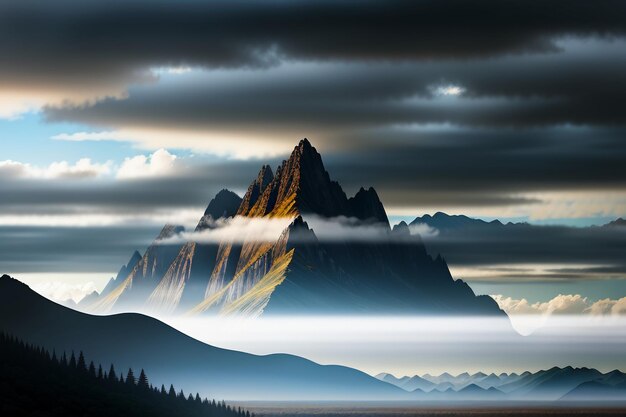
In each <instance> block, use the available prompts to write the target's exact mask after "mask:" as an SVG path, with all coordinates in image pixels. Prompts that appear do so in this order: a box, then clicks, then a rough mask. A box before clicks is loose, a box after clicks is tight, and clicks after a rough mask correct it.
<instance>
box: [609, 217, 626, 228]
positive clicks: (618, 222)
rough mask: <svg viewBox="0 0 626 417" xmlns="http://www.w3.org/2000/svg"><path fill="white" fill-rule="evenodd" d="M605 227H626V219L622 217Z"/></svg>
mask: <svg viewBox="0 0 626 417" xmlns="http://www.w3.org/2000/svg"><path fill="white" fill-rule="evenodd" d="M604 227H626V219H622V218H621V217H620V218H618V219H615V220H613V221H612V222H609V223H607V224H605V225H604Z"/></svg>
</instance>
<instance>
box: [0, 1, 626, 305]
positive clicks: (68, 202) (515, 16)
mask: <svg viewBox="0 0 626 417" xmlns="http://www.w3.org/2000/svg"><path fill="white" fill-rule="evenodd" d="M0 54H1V56H2V63H1V64H0V138H1V139H2V142H1V145H2V153H1V154H0V195H1V196H2V198H1V199H0V254H1V255H0V269H1V270H2V272H9V273H11V274H13V275H15V276H17V277H22V278H23V279H25V280H30V282H31V283H38V284H39V285H41V286H46V288H48V289H49V290H50V291H52V290H54V291H57V293H62V294H66V293H71V294H75V293H72V292H71V291H78V293H80V291H86V290H84V288H88V289H91V288H93V287H95V288H100V287H101V286H102V285H103V284H104V282H105V281H106V279H107V278H108V277H109V276H110V275H112V274H113V273H114V272H115V271H116V270H117V269H118V268H119V266H120V265H121V264H123V263H125V262H126V260H127V258H128V257H129V256H130V254H131V253H132V251H133V250H134V249H136V248H137V249H140V250H142V249H143V248H144V247H145V246H146V245H147V244H148V243H149V242H150V240H151V239H152V238H153V237H154V236H155V235H156V233H157V232H158V230H159V229H160V226H161V225H162V224H163V223H165V222H168V221H170V222H176V223H184V224H193V223H194V222H195V221H196V220H197V217H199V215H200V214H201V211H202V209H203V208H204V206H206V204H207V203H208V201H209V200H210V199H211V198H212V196H213V195H214V194H215V193H216V192H217V191H219V190H220V189H221V188H224V187H226V188H229V189H232V190H234V191H236V192H239V193H240V194H241V193H242V192H243V190H245V189H246V187H247V185H248V183H249V181H250V179H251V178H252V177H253V176H254V175H255V174H256V172H257V171H258V169H259V167H260V165H261V164H263V163H270V164H272V165H276V164H278V163H279V162H280V160H281V159H283V158H284V157H285V156H286V155H287V154H288V153H289V152H290V150H291V149H292V148H293V146H294V145H295V144H296V143H297V141H298V140H299V139H300V138H302V137H308V138H309V139H310V140H311V141H312V143H313V144H314V145H315V146H316V147H317V149H318V150H319V151H320V152H321V153H322V154H323V156H324V159H325V162H326V165H327V168H328V170H329V171H330V173H331V176H332V177H333V178H335V179H337V180H339V181H340V182H341V183H342V185H343V186H344V188H345V190H346V191H347V192H348V193H349V194H351V193H354V192H355V191H356V190H357V189H358V187H359V186H361V185H365V186H370V185H371V186H374V187H375V188H376V189H377V191H378V193H379V194H380V196H381V198H382V199H383V202H384V203H385V206H386V208H387V210H388V213H389V214H390V217H391V219H392V220H393V221H394V222H398V221H400V220H403V219H404V220H411V219H413V218H415V217H416V216H418V215H422V214H424V213H434V212H436V211H445V212H448V213H455V214H466V215H469V216H472V217H478V218H483V219H487V220H491V219H494V218H499V219H502V220H504V221H514V222H520V221H526V222H530V223H532V224H534V225H538V226H539V225H560V226H561V227H560V228H552V229H550V228H548V229H537V231H536V232H533V233H535V234H532V233H531V235H532V236H534V237H535V238H537V239H541V242H542V245H537V246H536V247H535V251H534V252H533V250H532V248H533V244H532V243H528V242H529V241H528V238H529V236H528V235H523V236H518V235H517V234H513V235H511V236H509V237H508V241H511V240H514V239H515V238H517V237H519V239H520V240H519V242H521V243H519V244H520V245H525V246H524V247H525V248H526V249H528V250H524V251H519V252H517V251H509V253H508V254H507V256H503V255H501V254H498V255H497V256H494V257H493V258H491V259H490V257H489V253H482V254H481V256H477V257H476V258H475V259H474V260H467V259H459V258H462V257H458V256H455V254H454V253H451V254H450V256H451V257H452V259H451V260H452V261H451V262H450V263H451V266H452V267H453V270H454V271H455V274H456V275H457V276H459V277H461V278H467V279H468V280H470V282H472V285H474V286H475V288H476V289H477V290H478V291H480V292H481V293H487V294H497V295H501V296H502V298H500V300H506V299H507V298H509V299H510V300H512V301H520V302H521V301H523V300H525V301H527V302H528V303H530V304H532V303H537V302H540V303H545V302H549V301H550V300H552V299H553V298H555V297H557V296H558V295H559V294H563V295H572V296H576V295H578V296H581V297H583V298H586V299H587V301H586V303H587V304H589V305H592V304H593V303H594V302H596V301H598V300H602V299H607V298H608V299H609V300H613V301H615V300H619V299H620V298H621V297H623V296H626V285H624V282H626V281H625V280H624V279H625V278H626V266H624V262H623V257H622V258H621V259H620V257H619V253H618V251H619V249H620V248H621V250H622V251H623V250H624V249H625V248H626V238H625V237H624V233H622V234H621V235H620V234H616V232H614V231H613V232H611V233H608V234H607V235H606V236H604V235H603V234H602V233H595V232H593V231H590V230H592V229H581V230H583V231H582V232H580V231H579V229H580V228H581V227H588V226H591V225H602V224H605V223H607V222H609V221H611V220H615V219H616V218H618V217H620V216H622V217H623V216H626V169H624V161H625V160H626V144H625V143H624V141H625V140H626V135H625V134H626V111H625V110H624V100H625V99H626V88H625V86H626V4H625V3H624V2H622V1H602V0H600V1H594V2H593V3H592V2H589V1H577V0H569V1H543V2H529V1H500V0H498V1H496V0H493V1H491V0H483V1H469V0H465V1H460V0H459V1H448V0H438V1H395V0H389V1H384V2H382V1H336V0H334V1H324V0H322V1H320V0H317V1H298V0H292V1H286V0H285V1H280V0H274V1H237V0H235V1H232V0H230V1H198V0H183V1H176V2H173V1H161V0H156V1H150V2H148V1H147V0H126V1H117V0H110V1H107V2H95V1H90V0H82V1H71V0H60V1H56V2H46V1H35V0H23V1H20V2H15V1H8V0H0ZM573 228H577V229H575V231H574V232H572V230H574V229H573ZM593 230H595V229H593ZM571 236H575V237H577V239H575V240H572V239H571ZM588 237H589V238H590V239H592V242H593V245H590V244H589V243H588V240H587V238H588ZM494 239H495V238H494ZM563 239H569V240H568V242H567V245H565V246H567V248H566V249H563V248H562V247H561V246H562V245H561V244H562V243H563ZM493 242H494V240H492V241H491V243H492V245H491V246H489V245H487V246H479V247H481V248H485V250H489V248H493V247H494V245H493ZM516 242H517V241H516ZM470 244H471V242H470ZM605 246H606V247H607V248H609V249H607V251H603V248H604V247H605ZM500 247H502V245H500ZM586 248H589V251H588V252H585V249H586ZM605 252H606V253H605ZM546 253H547V254H552V253H554V256H551V255H548V256H545V255H546ZM616 253H618V254H616ZM541 254H543V255H544V256H540V255H541ZM444 255H448V254H446V253H444ZM492 264H497V267H496V266H494V265H492ZM506 268H509V269H510V270H512V269H515V271H516V272H515V273H514V274H511V273H503V271H506ZM494 269H498V271H499V272H494V271H493V270H494ZM510 270H509V272H510ZM546 270H549V271H552V272H551V273H544V272H545V271H546ZM555 270H558V271H559V272H558V273H554V271H555ZM85 286H87V287H85ZM68 291H69V292H68Z"/></svg>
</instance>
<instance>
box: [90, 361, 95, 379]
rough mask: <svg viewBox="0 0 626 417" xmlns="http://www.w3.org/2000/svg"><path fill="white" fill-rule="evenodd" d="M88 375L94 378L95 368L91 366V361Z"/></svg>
mask: <svg viewBox="0 0 626 417" xmlns="http://www.w3.org/2000/svg"><path fill="white" fill-rule="evenodd" d="M89 375H91V376H93V377H95V376H96V367H95V365H94V364H93V361H91V362H89Z"/></svg>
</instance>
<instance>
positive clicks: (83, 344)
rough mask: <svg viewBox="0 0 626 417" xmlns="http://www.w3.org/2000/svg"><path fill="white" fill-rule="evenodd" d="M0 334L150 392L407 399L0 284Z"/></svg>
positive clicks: (338, 375) (347, 374)
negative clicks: (134, 380)
mask: <svg viewBox="0 0 626 417" xmlns="http://www.w3.org/2000/svg"><path fill="white" fill-rule="evenodd" d="M0 331H2V332H5V333H6V334H11V335H14V336H16V337H18V338H20V339H22V340H24V341H26V342H28V343H31V344H35V345H37V346H42V347H44V348H46V349H48V350H52V349H55V350H56V352H62V351H66V352H71V351H75V352H78V351H83V352H88V353H89V356H90V358H91V359H92V360H93V361H94V362H97V363H102V364H110V363H113V364H115V366H116V367H118V368H119V369H128V368H133V369H145V370H146V372H147V373H148V374H149V375H150V376H151V380H152V382H153V383H154V384H157V385H160V384H162V383H167V384H169V383H173V384H174V385H175V386H176V387H177V388H180V389H184V390H185V392H196V391H198V392H200V393H201V394H202V395H203V396H204V395H210V396H212V397H216V398H223V399H227V400H228V399H238V400H268V399H274V400H293V399H298V400H333V399H335V400H339V399H341V400H350V399H353V400H359V399H361V400H362V399H402V398H407V396H408V394H407V393H406V392H405V391H403V390H401V389H399V388H397V387H394V386H392V385H390V384H387V383H385V382H382V381H379V380H377V379H375V378H373V377H370V376H369V375H366V374H364V373H363V372H360V371H357V370H354V369H351V368H347V367H343V366H333V365H328V366H322V365H318V364H316V363H314V362H311V361H309V360H306V359H302V358H299V357H297V356H292V355H285V354H276V355H267V356H256V355H251V354H247V353H242V352H237V351H231V350H226V349H220V348H217V347H213V346H210V345H206V344H204V343H201V342H199V341H197V340H194V339H192V338H190V337H188V336H186V335H184V334H182V333H180V332H178V331H176V330H174V329H173V328H171V327H169V326H167V325H165V324H163V323H161V322H160V321H158V320H156V319H153V318H150V317H147V316H143V315H140V314H134V313H127V314H119V315H113V316H91V315H88V314H84V313H80V312H78V311H74V310H71V309H69V308H66V307H63V306H61V305H59V304H56V303H54V302H52V301H50V300H47V299H46V298H44V297H42V296H40V295H39V294H37V293H35V292H33V291H32V290H31V289H30V288H29V287H28V286H26V285H25V284H22V283H21V282H19V281H17V280H15V279H12V278H10V277H9V276H7V275H4V276H2V277H1V278H0Z"/></svg>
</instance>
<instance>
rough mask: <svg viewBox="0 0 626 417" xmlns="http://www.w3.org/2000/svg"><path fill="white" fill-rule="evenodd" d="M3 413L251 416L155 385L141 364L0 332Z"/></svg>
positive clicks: (14, 415)
mask: <svg viewBox="0 0 626 417" xmlns="http://www.w3.org/2000/svg"><path fill="white" fill-rule="evenodd" d="M0 416H12V417H21V416H63V417H68V416H85V417H100V416H102V417H104V416H107V417H113V416H115V417H125V416H147V417H148V416H159V417H160V416H164V417H165V416H168V417H196V416H198V417H199V416H208V417H251V415H250V412H249V411H244V410H241V408H237V409H235V408H233V407H231V406H229V405H226V404H225V403H224V402H223V401H220V402H216V401H215V400H212V401H209V400H208V399H206V398H205V399H201V398H200V395H199V394H197V393H196V394H195V396H194V395H192V394H189V395H188V396H185V393H184V392H183V391H182V390H180V391H178V392H177V391H176V389H175V388H174V386H172V385H170V386H169V388H166V387H165V386H164V385H161V386H160V387H154V386H152V384H150V381H149V380H148V377H147V376H146V373H145V372H144V370H143V369H142V370H141V371H140V373H139V376H136V375H135V373H134V371H133V370H132V369H129V370H128V371H126V372H121V370H120V371H118V370H117V369H115V367H114V366H113V365H111V366H110V367H109V368H108V369H106V370H105V369H103V368H102V366H101V365H100V364H98V365H96V364H94V363H93V362H89V364H87V361H86V359H85V357H84V355H83V353H82V352H80V353H79V354H78V356H76V355H75V354H74V353H73V352H72V353H70V354H69V357H68V355H67V354H66V353H61V354H60V355H58V354H57V353H56V352H48V351H46V350H44V349H42V348H40V347H36V346H31V345H28V344H26V343H24V342H23V341H20V340H18V339H16V338H14V337H12V336H8V335H5V334H4V333H0Z"/></svg>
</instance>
